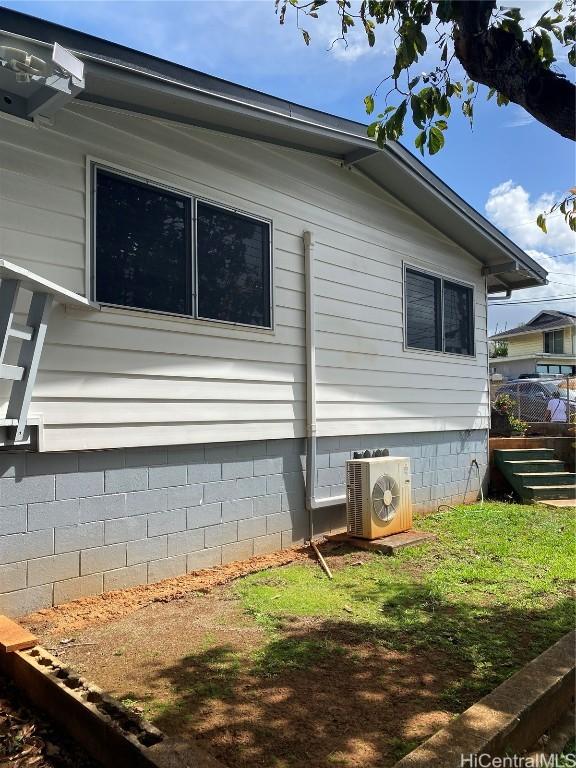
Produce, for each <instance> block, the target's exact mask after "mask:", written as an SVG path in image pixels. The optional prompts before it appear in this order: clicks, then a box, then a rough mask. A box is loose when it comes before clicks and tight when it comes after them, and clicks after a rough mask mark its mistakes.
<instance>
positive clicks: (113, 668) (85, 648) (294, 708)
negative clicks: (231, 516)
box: [25, 550, 465, 768]
mask: <svg viewBox="0 0 576 768" xmlns="http://www.w3.org/2000/svg"><path fill="white" fill-rule="evenodd" d="M308 557H309V554H308V552H307V551H306V550H293V551H291V552H288V553H286V552H284V553H279V554H277V555H274V556H270V557H266V558H257V559H256V558H253V559H252V560H251V561H247V562H245V563H234V564H233V565H231V566H224V567H223V568H220V569H214V570H212V571H206V572H204V573H199V574H190V575H189V576H186V577H182V578H180V579H172V580H170V581H167V582H163V583H162V584H160V585H153V586H151V587H143V588H140V587H139V588H135V589H130V590H125V591H123V592H118V593H114V594H110V595H106V596H103V597H101V598H90V599H87V600H82V601H76V602H75V603H70V604H69V605H65V606H59V607H57V608H55V609H51V610H49V611H41V612H39V613H37V614H34V615H33V616H29V617H28V618H27V620H26V622H25V623H26V624H27V625H28V626H29V627H31V628H32V629H33V630H34V631H35V632H36V633H37V634H38V635H39V637H40V639H41V642H42V643H43V644H44V645H45V646H46V647H47V648H48V649H49V650H50V651H52V652H53V653H55V654H57V655H58V656H59V657H60V658H62V660H63V661H65V662H67V663H69V664H71V665H72V666H73V667H75V668H76V669H77V670H78V671H79V672H81V673H82V674H83V675H85V676H86V677H88V678H89V679H91V680H93V681H94V682H95V683H97V684H98V685H100V686H101V687H102V688H104V689H105V690H107V691H109V692H110V693H112V694H113V695H115V696H116V697H118V698H119V699H120V700H123V701H124V703H126V704H128V705H129V706H132V707H133V708H135V709H136V710H137V711H143V712H144V715H145V716H147V717H148V719H150V720H151V721H152V722H154V724H155V725H157V726H158V727H159V728H161V729H162V730H163V731H165V732H166V733H168V734H169V735H174V736H176V735H178V736H184V737H190V738H192V739H194V741H195V742H196V743H197V744H198V746H199V747H201V748H203V749H205V750H206V751H207V752H209V753H211V754H212V755H213V756H214V757H216V758H217V759H219V760H220V761H221V762H222V763H224V765H226V766H229V767H230V768H309V767H310V766H314V767H315V768H316V767H317V768H329V766H334V765H336V766H345V767H346V768H361V767H362V768H387V767H388V766H392V765H393V764H394V763H395V762H396V760H397V759H399V757H401V756H402V755H403V754H404V753H405V752H407V751H409V749H410V748H412V747H414V746H416V745H417V743H419V742H420V741H422V740H423V739H425V738H427V737H428V736H430V735H432V734H433V733H435V732H436V731H437V730H438V729H439V728H442V727H443V726H445V725H446V724H447V723H448V722H449V721H450V719H451V718H452V717H453V713H452V712H451V711H449V709H448V708H447V704H446V701H445V700H444V699H443V698H442V693H443V692H444V691H445V690H446V688H447V686H449V685H450V683H451V682H453V681H454V680H455V679H457V678H458V677H459V676H461V675H463V674H465V671H463V670H462V669H458V668H456V667H455V665H454V663H453V661H452V660H451V659H449V658H447V657H446V658H445V657H444V656H443V655H442V653H440V652H438V650H435V651H434V652H432V651H431V652H430V653H426V652H419V653H414V651H411V652H410V653H409V654H408V653H401V652H397V651H392V650H389V649H387V648H384V647H382V645H381V644H377V643H375V642H374V641H373V640H372V639H371V638H370V636H369V634H364V635H363V634H362V631H361V630H359V628H358V625H355V624H353V623H352V622H347V621H337V622H336V621H333V620H326V619H320V618H296V617H294V618H293V619H290V617H289V618H288V619H287V620H286V621H285V624H284V626H283V627H282V628H281V629H280V631H279V632H278V633H276V635H275V637H274V639H273V640H272V641H271V639H270V635H269V634H268V632H267V631H266V630H265V629H264V628H262V627H261V626H260V625H258V623H257V622H256V621H255V620H254V619H253V618H252V617H250V616H248V615H247V614H246V613H245V612H244V611H243V609H242V605H241V603H240V602H239V600H238V599H237V598H236V597H235V595H234V593H233V591H232V590H231V589H230V587H227V586H225V585H226V584H227V583H228V582H229V581H231V580H232V579H234V578H238V576H240V575H244V574H246V573H250V572H253V571H255V570H260V569H262V568H263V567H271V566H278V565H281V564H282V563H287V562H291V561H293V560H294V559H300V560H304V559H307V558H308ZM367 557H369V555H368V554H367V553H358V561H359V562H362V561H363V560H364V559H365V558H367ZM339 560H340V558H339V557H338V555H334V556H333V557H331V558H330V566H331V568H332V569H333V570H337V569H338V568H339V567H343V566H344V565H345V564H346V563H347V564H349V563H350V561H349V560H348V561H346V560H345V558H342V563H340V562H339ZM208 593H209V594H208ZM299 643H304V646H303V648H304V652H305V655H306V657H307V661H308V657H309V656H310V655H312V656H314V654H317V651H318V649H320V650H322V649H328V652H325V653H320V654H317V657H316V658H314V659H313V660H312V663H306V664H305V665H304V667H303V668H301V667H299V666H298V665H296V667H295V668H291V667H290V666H289V665H288V666H282V665H281V666H280V668H279V671H278V673H274V672H272V673H271V671H270V668H269V667H267V666H266V665H265V664H260V665H259V664H258V659H259V654H264V655H265V654H267V653H268V654H270V652H271V651H272V654H278V653H279V654H282V653H283V650H284V649H287V650H288V651H289V652H291V653H293V651H294V648H298V647H299V645H298V644H299ZM308 649H309V651H308ZM291 658H292V657H291Z"/></svg>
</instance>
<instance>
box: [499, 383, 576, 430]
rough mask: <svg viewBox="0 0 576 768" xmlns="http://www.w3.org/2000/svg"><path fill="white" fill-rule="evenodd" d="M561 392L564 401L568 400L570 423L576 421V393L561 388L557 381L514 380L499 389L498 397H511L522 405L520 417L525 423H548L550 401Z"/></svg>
mask: <svg viewBox="0 0 576 768" xmlns="http://www.w3.org/2000/svg"><path fill="white" fill-rule="evenodd" d="M557 392H560V398H561V399H562V400H565V399H567V400H568V406H569V409H570V418H569V421H570V422H573V421H574V419H576V399H575V398H576V393H575V392H573V391H571V390H569V391H568V395H566V389H565V388H563V387H559V386H558V383H557V382H555V381H549V380H548V381H540V380H539V379H514V380H513V381H508V382H506V384H504V385H503V386H501V387H499V388H498V395H509V396H510V397H511V398H512V399H513V400H515V401H516V402H517V403H519V405H520V413H519V414H518V413H516V414H515V415H517V416H519V417H520V418H521V419H523V420H525V421H548V417H547V407H548V401H549V400H551V399H552V398H553V397H554V395H555V394H556V393H557Z"/></svg>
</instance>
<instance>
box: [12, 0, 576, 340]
mask: <svg viewBox="0 0 576 768" xmlns="http://www.w3.org/2000/svg"><path fill="white" fill-rule="evenodd" d="M1 4H2V5H4V6H6V7H9V8H14V9H15V10H19V11H22V12H24V13H29V14H32V15H35V16H40V17H42V18H45V19H49V20H51V21H55V22H58V23H60V24H64V25H66V26H70V27H74V28H77V29H80V30H82V31H84V32H89V33H91V34H94V35H97V36H99V37H104V38H106V39H109V40H113V41H115V42H118V43H122V44H124V45H128V46H130V47H133V48H136V49H138V50H141V51H145V52H147V53H152V54H155V55H158V56H161V57H163V58H167V59H171V60H173V61H176V62H178V63H180V64H184V65H186V66H189V67H192V68H195V69H199V70H201V71H204V72H208V73H210V74H213V75H217V76H219V77H223V78H225V79H228V80H232V81H234V82H237V83H240V84H242V85H246V86H250V87H252V88H256V89H259V90H262V91H266V92H269V93H272V94H275V95H278V96H282V97H284V98H287V99H291V100H293V101H296V102H299V103H301V104H304V105H306V106H310V107H315V108H318V109H322V110H325V111H327V112H332V113H334V114H337V115H341V116H345V117H349V118H351V119H355V120H361V121H365V120H366V119H367V118H366V115H365V112H364V106H363V98H364V96H365V95H366V94H367V93H368V92H370V91H371V90H372V89H373V88H374V87H375V86H376V85H377V84H378V82H379V81H380V80H381V79H382V77H384V76H385V75H386V74H387V73H388V71H389V68H390V62H391V59H392V51H393V47H392V39H391V36H390V32H389V31H388V30H386V29H381V30H379V36H378V39H377V44H376V47H375V48H374V49H372V50H370V49H368V47H367V45H366V44H365V40H364V36H363V35H362V34H361V33H359V34H357V35H352V36H351V38H350V45H349V47H348V49H345V48H344V47H343V46H342V45H341V44H339V43H338V44H336V45H334V46H332V47H331V46H330V44H331V43H332V41H333V40H334V39H335V37H336V36H337V23H336V16H335V13H334V9H333V8H332V7H330V5H329V6H327V7H324V8H323V9H322V11H321V12H320V19H319V20H318V21H314V20H312V19H306V20H305V21H304V22H303V24H302V25H303V26H305V28H306V29H307V30H308V31H309V32H310V34H311V35H312V41H311V44H310V46H309V47H308V48H307V47H306V46H305V45H304V43H303V40H302V37H301V35H300V33H299V32H298V30H297V29H296V26H295V16H294V14H292V15H291V16H290V15H288V17H287V24H286V25H285V26H284V27H281V26H280V25H279V23H278V18H277V16H276V15H275V14H274V3H273V0H213V1H211V0H192V1H190V2H169V1H167V0H165V1H162V0H157V1H156V2H137V1H136V0H134V2H117V1H114V2H112V1H110V2H90V1H86V2H80V1H77V2H60V1H59V0H45V1H44V2H13V1H12V2H2V3H1ZM516 4H518V3H516ZM521 5H522V7H523V11H524V14H525V16H526V17H527V18H528V19H535V18H537V17H538V15H539V14H540V13H541V12H542V11H543V10H546V8H548V6H549V3H548V2H543V1H542V0H524V1H523V2H522V3H521ZM428 67H429V63H428ZM426 68H427V62H426V61H424V62H422V70H425V69H426ZM413 136H414V133H413V132H412V131H410V132H409V134H408V135H407V136H406V137H405V139H404V143H405V145H406V146H407V147H408V148H409V149H411V150H414V147H413V144H412V142H413ZM574 159H575V157H574V145H573V144H572V142H570V141H568V140H567V139H563V138H562V137H560V136H558V135H557V134H555V133H553V132H552V131H551V130H550V129H548V128H545V127H544V126H542V125H540V124H539V123H537V122H536V121H535V120H532V119H531V118H530V116H529V115H527V114H526V113H525V112H523V110H521V109H520V108H519V107H516V106H514V105H511V106H509V107H507V108H498V107H497V106H496V105H495V104H494V103H493V102H492V101H491V102H485V100H484V99H483V98H480V99H478V101H477V106H476V119H475V125H474V129H473V131H471V130H470V127H469V125H468V122H467V121H466V120H465V119H464V118H463V117H462V116H460V115H457V116H456V117H455V118H454V119H451V121H450V127H449V130H448V134H447V142H446V147H445V148H444V150H443V151H442V152H440V153H439V154H438V155H436V156H434V157H432V158H430V157H426V158H425V162H426V163H427V164H428V165H429V166H430V168H431V169H432V170H433V171H434V172H435V173H437V174H438V175H439V176H440V177H441V178H442V179H443V180H444V181H445V182H446V183H448V184H449V185H450V186H451V187H452V188H453V189H454V190H456V191H457V192H458V193H459V194H460V195H462V197H464V198H465V199H466V200H467V201H468V202H469V203H471V204H472V205H473V206H474V207H475V208H476V209H477V210H478V211H480V212H481V213H483V214H485V215H488V217H489V218H491V219H492V220H493V221H494V222H495V223H496V224H497V225H498V226H499V227H500V228H501V229H502V230H503V231H504V232H506V234H508V235H509V236H510V237H511V238H512V239H514V240H515V241H516V242H518V244H519V245H520V246H521V247H523V248H525V249H526V250H528V251H529V252H530V253H531V255H533V256H534V257H535V258H537V259H538V260H539V261H541V263H543V264H544V266H545V267H546V268H547V269H549V270H551V274H550V280H551V285H550V286H548V287H547V288H545V289H536V290H531V291H521V292H517V293H516V294H514V297H513V298H514V300H520V299H529V298H530V299H531V298H535V297H537V298H543V297H552V296H565V295H573V294H576V290H574V288H575V286H576V276H575V273H574V269H575V267H574V264H575V261H574V254H573V253H570V252H573V251H576V238H575V237H574V235H572V234H571V233H570V232H569V231H568V228H567V227H566V225H565V224H564V223H563V222H562V221H561V219H560V218H559V217H556V218H555V219H554V220H550V233H549V235H548V236H547V237H546V236H544V235H542V234H541V233H540V232H539V230H538V229H537V227H536V225H535V223H534V220H535V218H536V215H537V213H538V212H539V211H540V210H541V209H542V206H545V205H547V204H548V203H549V201H553V200H554V199H557V198H558V197H560V196H561V195H562V193H563V192H565V190H567V189H568V188H569V187H571V186H574ZM416 207H417V206H416ZM565 253H568V254H569V255H567V256H560V254H565ZM546 307H547V308H553V307H557V308H559V309H565V310H566V311H574V312H576V308H575V307H576V305H575V303H574V302H573V301H558V302H547V303H537V304H520V305H510V306H506V307H500V306H499V307H493V308H492V309H491V310H490V317H489V324H490V328H491V330H493V329H494V328H495V326H496V325H498V327H499V329H502V328H503V327H504V326H505V325H507V326H508V327H511V326H512V325H515V324H517V323H518V322H523V321H525V320H527V319H529V318H530V317H531V316H532V315H534V314H536V312H537V311H539V310H540V309H543V308H546Z"/></svg>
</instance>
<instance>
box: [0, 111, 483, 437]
mask: <svg viewBox="0 0 576 768" xmlns="http://www.w3.org/2000/svg"><path fill="white" fill-rule="evenodd" d="M1 129H2V130H1V133H0V169H1V170H0V173H1V176H0V257H3V258H6V259H8V260H10V261H13V262H15V263H17V264H19V265H21V266H23V267H25V268H27V269H30V270H32V271H34V272H36V273H38V274H40V275H41V276H43V277H46V278H48V279H50V280H53V281H56V282H58V283H60V284H62V285H63V286H65V287H66V288H69V289H71V290H73V291H77V292H78V293H82V294H84V293H85V291H86V288H85V286H86V269H87V248H86V158H87V156H90V157H93V158H96V159H98V160H100V161H102V162H104V163H110V164H111V165H114V166H121V167H123V168H126V169H127V170H130V171H132V172H134V173H136V174H140V175H142V176H145V177H147V178H151V179H155V180H158V181H161V182H163V183H165V184H168V185H170V186H172V187H174V188H177V189H180V190H182V191H184V192H186V193H190V194H193V195H197V196H200V197H204V198H207V199H210V200H213V201H215V202H217V203H222V204H225V205H231V206H234V207H237V208H239V209H242V210H245V211H248V212H250V213H253V214H255V215H258V216H262V217H265V218H269V219H271V220H272V222H273V244H274V265H275V268H274V315H275V330H274V332H265V331H255V330H249V329H240V328H236V327H232V326H227V325H220V324H215V323H212V324H211V323H208V322H204V321H194V320H187V319H180V318H171V317H162V316H159V315H155V314H152V313H145V312H138V311H125V310H118V309H103V310H102V311H84V310H70V309H69V310H65V309H64V308H62V307H61V306H58V307H56V308H55V309H54V311H53V313H52V317H51V319H50V324H49V331H48V337H47V342H46V346H45V349H44V352H43V356H42V361H41V366H40V372H39V375H38V379H37V384H36V388H35V392H34V400H33V403H32V406H31V414H34V415H41V416H42V419H43V424H44V448H45V450H47V451H70V450H83V449H96V448H116V447H132V446H155V445H156V446H157V445H168V444H183V443H186V444H189V443H207V442H223V441H242V440H271V439H277V438H294V437H301V436H303V435H304V433H305V366H304V362H305V358H304V272H303V269H304V257H303V243H302V233H303V231H304V230H312V231H313V232H314V233H315V237H316V243H317V246H316V258H317V267H316V272H317V281H316V285H315V292H316V295H317V313H318V314H317V326H318V330H319V333H318V346H319V348H318V354H317V363H318V383H319V387H318V401H319V402H318V421H319V423H318V430H319V435H321V436H326V437H329V436H338V435H355V434H358V435H369V434H378V435H383V434H387V433H391V434H392V433H394V434H399V433H407V432H413V433H415V432H419V433H422V432H431V431H435V430H468V429H485V428H486V427H487V426H488V406H487V403H488V396H487V381H486V370H487V340H486V301H485V287H484V280H483V278H482V277H481V274H480V264H479V263H478V262H476V261H475V260H474V259H472V257H470V256H469V255H468V254H466V253H465V252H464V251H462V249H461V248H459V247H458V246H456V245H455V244H454V243H452V242H451V241H449V240H448V239H447V238H445V237H444V236H443V235H442V234H441V233H439V232H438V231H436V230H435V229H433V228H432V227H430V226H429V225H427V224H426V223H425V222H424V221H423V220H422V219H421V218H420V217H419V216H418V215H417V214H416V213H414V212H411V211H409V210H407V209H406V208H405V207H404V206H402V205H400V204H399V203H397V202H396V201H395V200H393V199H392V198H391V197H390V196H388V195H386V194H385V193H384V192H382V191H381V190H380V189H379V188H378V187H377V186H375V185H373V184H372V183H371V182H370V181H368V180H366V179H365V178H363V177H362V176H361V175H360V174H359V173H357V172H356V171H353V170H349V169H346V168H342V167H340V165H339V164H338V163H337V162H335V161H331V160H328V159H323V158H320V157H317V156H313V155H309V154H305V153H301V152H298V151H294V150H288V149H281V148H277V147H273V146H272V145H268V144H264V143H257V142H252V141H248V140H243V139H238V138H234V137H230V136H224V135H219V134H215V133H212V132H209V131H206V130H201V129H192V128H186V127H179V126H176V125H174V124H168V123H162V122H160V121H156V120H152V119H149V118H143V117H138V116H133V115H129V114H127V113H121V112H117V111H113V110H109V109H104V108H99V107H94V106H90V105H87V104H80V103H79V104H76V105H74V106H73V107H72V108H69V109H67V110H65V111H63V112H61V113H59V114H58V115H57V117H56V121H55V125H54V127H52V128H45V127H44V128H33V127H30V128H27V127H23V126H21V125H17V124H15V123H11V122H9V121H7V120H2V121H1ZM414 204H415V208H416V209H417V207H418V201H417V200H415V201H414ZM404 261H405V262H407V263H410V264H413V265H415V266H417V267H418V266H419V267H421V268H423V269H428V270H431V271H434V272H437V273H439V274H443V275H445V276H447V277H451V278H457V279H461V280H463V281H467V282H469V283H472V284H473V285H474V287H475V300H476V320H475V326H476V356H475V358H468V357H459V356H453V355H442V354H436V353H426V352H417V351H407V350H404V349H403V307H402V266H403V262H404ZM23 319H24V318H20V320H21V321H23ZM6 392H7V388H6V387H5V386H4V388H3V389H0V397H2V396H4V400H5V395H6ZM3 407H4V406H0V414H1V412H2V411H1V409H2V408H3Z"/></svg>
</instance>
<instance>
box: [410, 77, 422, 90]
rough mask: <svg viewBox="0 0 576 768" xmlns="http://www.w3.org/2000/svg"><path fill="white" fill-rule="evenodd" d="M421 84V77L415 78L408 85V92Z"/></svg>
mask: <svg viewBox="0 0 576 768" xmlns="http://www.w3.org/2000/svg"><path fill="white" fill-rule="evenodd" d="M419 82H420V77H419V76H418V77H414V78H413V79H412V80H410V82H409V83H408V90H409V91H411V90H412V88H414V87H415V86H416V85H418V83H419Z"/></svg>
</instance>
